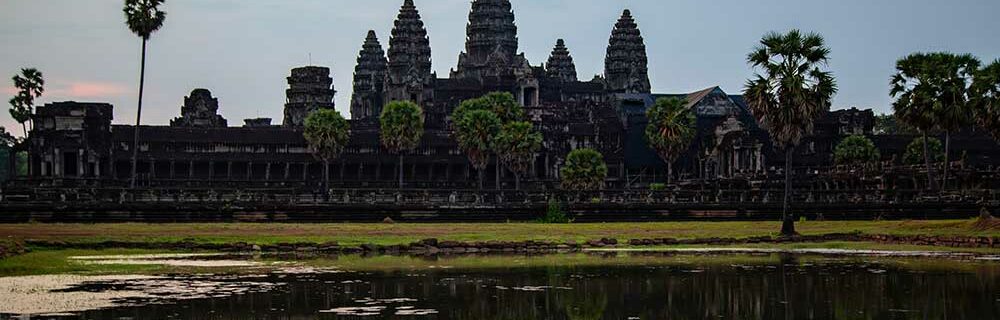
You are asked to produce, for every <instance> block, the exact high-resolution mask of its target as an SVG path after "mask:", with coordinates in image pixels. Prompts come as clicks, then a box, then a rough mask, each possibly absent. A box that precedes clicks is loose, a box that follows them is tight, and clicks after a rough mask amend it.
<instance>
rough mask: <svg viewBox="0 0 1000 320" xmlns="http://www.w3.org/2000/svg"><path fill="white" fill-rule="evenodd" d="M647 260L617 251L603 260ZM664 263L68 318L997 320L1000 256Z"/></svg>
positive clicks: (446, 277)
mask: <svg viewBox="0 0 1000 320" xmlns="http://www.w3.org/2000/svg"><path fill="white" fill-rule="evenodd" d="M649 258H650V257H648V256H640V257H636V256H635V255H634V254H633V255H631V256H619V255H614V254H611V255H609V256H605V257H600V258H598V259H607V260H609V261H612V262H613V261H618V260H622V259H649ZM661 258H662V259H666V260H667V261H675V262H676V261H681V262H680V263H669V262H664V263H642V264H628V263H621V264H617V263H611V264H609V265H604V266H599V265H597V266H595V265H588V266H572V265H559V266H530V267H512V268H487V269H468V268H462V269H460V268H452V269H447V268H435V269H419V270H403V271H378V272H341V273H318V274H273V275H263V276H256V277H240V278H236V279H231V280H226V281H244V282H246V281H252V282H269V283H277V284H279V285H278V286H276V287H274V289H273V290H269V291H266V292H250V293H243V294H239V295H231V296H224V297H217V298H209V299H194V300H185V301H177V302H172V303H167V304H156V305H144V306H133V307H122V308H116V309H109V310H99V311H91V312H85V313H83V314H81V315H78V316H74V317H68V318H80V319H119V318H130V319H316V318H319V319H497V320H499V319H569V320H596V319H945V318H947V319H997V318H1000V282H998V279H1000V269H998V265H997V264H995V263H992V264H991V263H981V262H980V263H976V262H968V261H947V262H944V264H954V265H959V264H965V268H960V269H948V268H944V269H942V268H936V267H933V266H932V267H920V268H917V267H915V266H913V264H914V263H919V262H920V260H919V259H913V260H886V259H874V258H816V257H810V258H808V259H802V258H800V257H799V256H792V255H784V256H779V255H766V256H754V257H745V256H742V257H734V256H718V257H703V256H699V257H696V259H692V258H690V257H679V258H678V257H661ZM643 261H646V260H643ZM653 261H658V260H653ZM439 262H440V261H439ZM78 289H80V290H87V288H78ZM136 303H140V304H141V302H136ZM0 318H5V317H3V316H0Z"/></svg>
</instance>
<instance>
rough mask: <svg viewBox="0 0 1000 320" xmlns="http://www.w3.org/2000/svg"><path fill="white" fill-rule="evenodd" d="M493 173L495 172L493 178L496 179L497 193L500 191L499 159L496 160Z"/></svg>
mask: <svg viewBox="0 0 1000 320" xmlns="http://www.w3.org/2000/svg"><path fill="white" fill-rule="evenodd" d="M494 172H495V176H496V177H495V178H496V185H497V191H499V190H500V159H497V164H496V170H494Z"/></svg>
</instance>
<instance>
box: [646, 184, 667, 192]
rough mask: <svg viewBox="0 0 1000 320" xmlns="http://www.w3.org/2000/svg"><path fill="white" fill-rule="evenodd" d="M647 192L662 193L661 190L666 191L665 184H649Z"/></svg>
mask: <svg viewBox="0 0 1000 320" xmlns="http://www.w3.org/2000/svg"><path fill="white" fill-rule="evenodd" d="M649 190H650V191H663V190H667V184H665V183H650V184H649Z"/></svg>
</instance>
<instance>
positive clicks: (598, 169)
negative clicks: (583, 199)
mask: <svg viewBox="0 0 1000 320" xmlns="http://www.w3.org/2000/svg"><path fill="white" fill-rule="evenodd" d="M559 177H560V178H561V179H562V187H563V189H566V190H574V191H591V190H599V189H601V188H604V180H605V179H607V178H608V165H607V164H606V163H605V162H604V155H602V154H601V153H600V152H599V151H597V150H594V149H590V148H582V149H575V150H573V151H570V152H569V155H567V156H566V163H565V164H563V166H562V168H559Z"/></svg>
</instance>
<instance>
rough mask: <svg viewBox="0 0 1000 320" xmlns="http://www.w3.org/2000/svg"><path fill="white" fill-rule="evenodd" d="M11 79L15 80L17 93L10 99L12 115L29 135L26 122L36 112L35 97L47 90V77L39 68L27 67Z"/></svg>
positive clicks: (26, 134) (25, 134) (25, 133)
mask: <svg viewBox="0 0 1000 320" xmlns="http://www.w3.org/2000/svg"><path fill="white" fill-rule="evenodd" d="M11 80H13V81H14V88H16V89H17V93H16V94H15V95H14V97H13V98H11V99H10V106H11V108H10V116H11V117H12V118H14V120H15V121H17V122H18V123H20V124H21V127H22V129H24V136H25V137H27V136H28V128H27V126H26V125H25V123H27V122H28V121H30V120H31V115H32V114H34V113H35V99H37V98H39V97H41V96H42V93H44V92H45V78H44V77H42V73H41V72H39V71H38V69H35V68H25V69H21V74H18V75H14V77H13V78H11Z"/></svg>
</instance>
